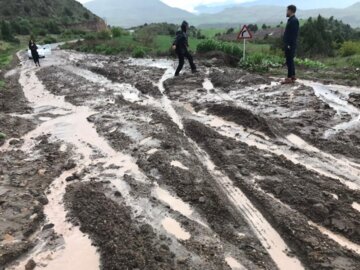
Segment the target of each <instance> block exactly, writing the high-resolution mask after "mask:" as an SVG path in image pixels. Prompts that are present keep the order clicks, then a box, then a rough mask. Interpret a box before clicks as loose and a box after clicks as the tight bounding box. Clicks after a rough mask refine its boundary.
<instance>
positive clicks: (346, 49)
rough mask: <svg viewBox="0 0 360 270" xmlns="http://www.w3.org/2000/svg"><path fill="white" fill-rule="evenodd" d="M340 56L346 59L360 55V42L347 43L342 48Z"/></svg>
mask: <svg viewBox="0 0 360 270" xmlns="http://www.w3.org/2000/svg"><path fill="white" fill-rule="evenodd" d="M340 54H341V55H342V56H344V57H346V56H352V55H355V54H360V42H359V41H358V42H355V41H346V42H344V43H343V44H342V45H341V47H340Z"/></svg>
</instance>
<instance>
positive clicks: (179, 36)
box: [173, 30, 189, 54]
mask: <svg viewBox="0 0 360 270" xmlns="http://www.w3.org/2000/svg"><path fill="white" fill-rule="evenodd" d="M173 45H175V46H176V53H178V54H179V53H181V54H185V53H186V52H187V50H188V47H189V41H188V35H187V33H186V32H184V31H183V30H179V31H177V32H176V38H175V40H174V43H173Z"/></svg>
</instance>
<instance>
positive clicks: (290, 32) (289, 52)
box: [283, 5, 300, 84]
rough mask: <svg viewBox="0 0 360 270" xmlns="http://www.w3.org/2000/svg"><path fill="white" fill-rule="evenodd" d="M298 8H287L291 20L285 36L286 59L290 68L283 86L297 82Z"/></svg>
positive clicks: (291, 6)
mask: <svg viewBox="0 0 360 270" xmlns="http://www.w3.org/2000/svg"><path fill="white" fill-rule="evenodd" d="M295 13H296V6H294V5H290V6H288V8H287V17H288V18H289V20H288V22H287V25H286V29H285V34H284V45H285V57H286V65H287V67H288V76H287V78H286V79H285V80H284V81H283V84H289V83H294V82H295V81H296V76H295V62H294V58H295V53H296V47H297V39H298V36H299V29H300V24H299V20H298V19H297V18H296V16H295Z"/></svg>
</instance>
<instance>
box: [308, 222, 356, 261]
mask: <svg viewBox="0 0 360 270" xmlns="http://www.w3.org/2000/svg"><path fill="white" fill-rule="evenodd" d="M309 225H311V226H313V227H315V228H317V229H318V230H319V231H320V232H322V233H323V234H325V235H327V236H328V237H329V238H330V239H332V240H334V241H335V242H337V243H338V244H339V245H340V246H343V247H345V248H347V249H350V250H352V251H354V252H356V253H357V254H360V246H359V245H357V244H355V243H353V242H351V241H350V240H348V239H347V238H345V237H343V236H341V235H338V234H335V233H333V232H331V231H329V230H328V229H326V228H324V227H322V226H320V225H318V224H315V223H313V222H311V221H309Z"/></svg>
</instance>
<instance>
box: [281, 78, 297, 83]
mask: <svg viewBox="0 0 360 270" xmlns="http://www.w3.org/2000/svg"><path fill="white" fill-rule="evenodd" d="M293 83H295V81H293V79H292V78H286V79H285V80H283V81H282V82H281V84H293Z"/></svg>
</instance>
